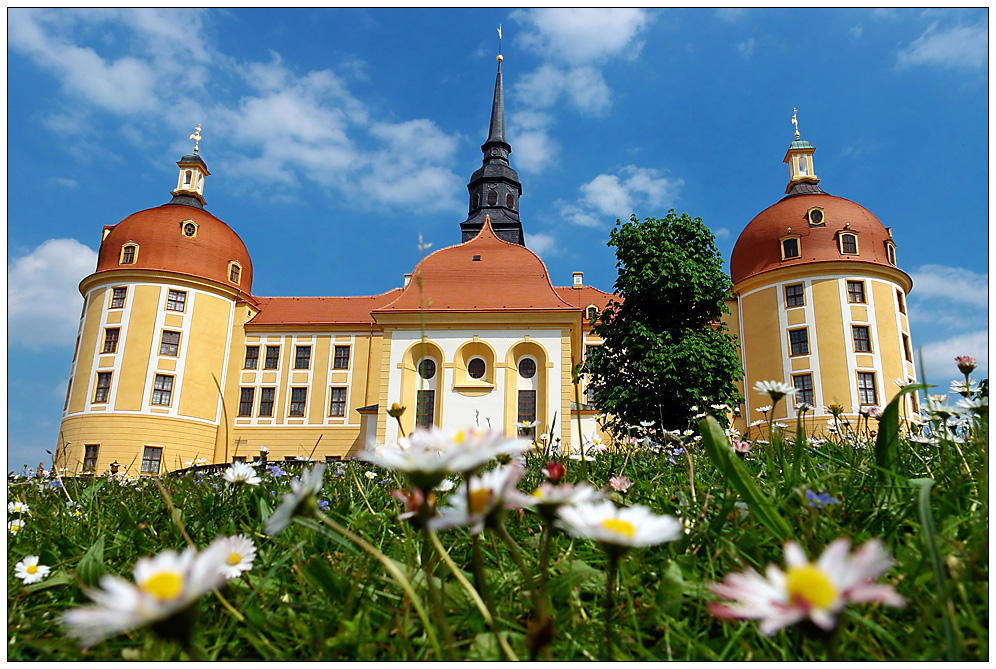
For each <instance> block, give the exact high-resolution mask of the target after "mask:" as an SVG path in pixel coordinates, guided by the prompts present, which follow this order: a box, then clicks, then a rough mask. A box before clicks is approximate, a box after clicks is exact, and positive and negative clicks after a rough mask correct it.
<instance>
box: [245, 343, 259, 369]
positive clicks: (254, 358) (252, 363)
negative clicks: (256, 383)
mask: <svg viewBox="0 0 996 669" xmlns="http://www.w3.org/2000/svg"><path fill="white" fill-rule="evenodd" d="M258 364H259V346H246V363H245V365H243V367H245V368H246V369H256V366H257V365H258Z"/></svg>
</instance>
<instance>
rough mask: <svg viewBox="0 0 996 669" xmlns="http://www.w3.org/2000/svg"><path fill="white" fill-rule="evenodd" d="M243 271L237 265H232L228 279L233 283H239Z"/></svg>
mask: <svg viewBox="0 0 996 669" xmlns="http://www.w3.org/2000/svg"><path fill="white" fill-rule="evenodd" d="M241 271H242V270H241V268H240V267H239V266H238V265H236V264H235V263H232V268H231V269H230V270H228V278H229V280H230V281H231V282H232V283H238V282H239V274H240V273H241Z"/></svg>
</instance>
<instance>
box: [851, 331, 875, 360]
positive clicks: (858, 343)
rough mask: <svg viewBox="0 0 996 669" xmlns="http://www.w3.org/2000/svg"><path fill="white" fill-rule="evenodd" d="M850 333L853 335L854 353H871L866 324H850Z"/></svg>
mask: <svg viewBox="0 0 996 669" xmlns="http://www.w3.org/2000/svg"><path fill="white" fill-rule="evenodd" d="M851 335H852V336H853V337H854V351H855V353H871V350H872V347H871V338H870V337H869V329H868V326H867V325H852V326H851Z"/></svg>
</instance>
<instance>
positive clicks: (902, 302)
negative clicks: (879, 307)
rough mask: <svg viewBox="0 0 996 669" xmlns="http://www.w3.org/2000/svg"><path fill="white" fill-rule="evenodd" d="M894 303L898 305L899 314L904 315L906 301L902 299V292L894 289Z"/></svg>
mask: <svg viewBox="0 0 996 669" xmlns="http://www.w3.org/2000/svg"><path fill="white" fill-rule="evenodd" d="M896 302H898V303H899V313H901V314H905V313H906V299H905V298H903V291H901V290H899V289H898V288H897V289H896Z"/></svg>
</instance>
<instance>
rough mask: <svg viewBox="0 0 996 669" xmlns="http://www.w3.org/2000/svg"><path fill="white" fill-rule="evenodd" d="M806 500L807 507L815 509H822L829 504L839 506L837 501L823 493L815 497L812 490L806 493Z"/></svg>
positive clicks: (828, 494)
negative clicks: (807, 502) (807, 501)
mask: <svg viewBox="0 0 996 669" xmlns="http://www.w3.org/2000/svg"><path fill="white" fill-rule="evenodd" d="M806 499H808V500H809V506H812V507H815V508H817V509H822V508H823V507H824V506H829V505H831V504H839V503H840V500H839V499H834V498H833V497H831V496H830V493H828V492H824V493H820V494H819V495H817V494H816V493H815V492H813V491H812V490H807V491H806Z"/></svg>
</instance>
